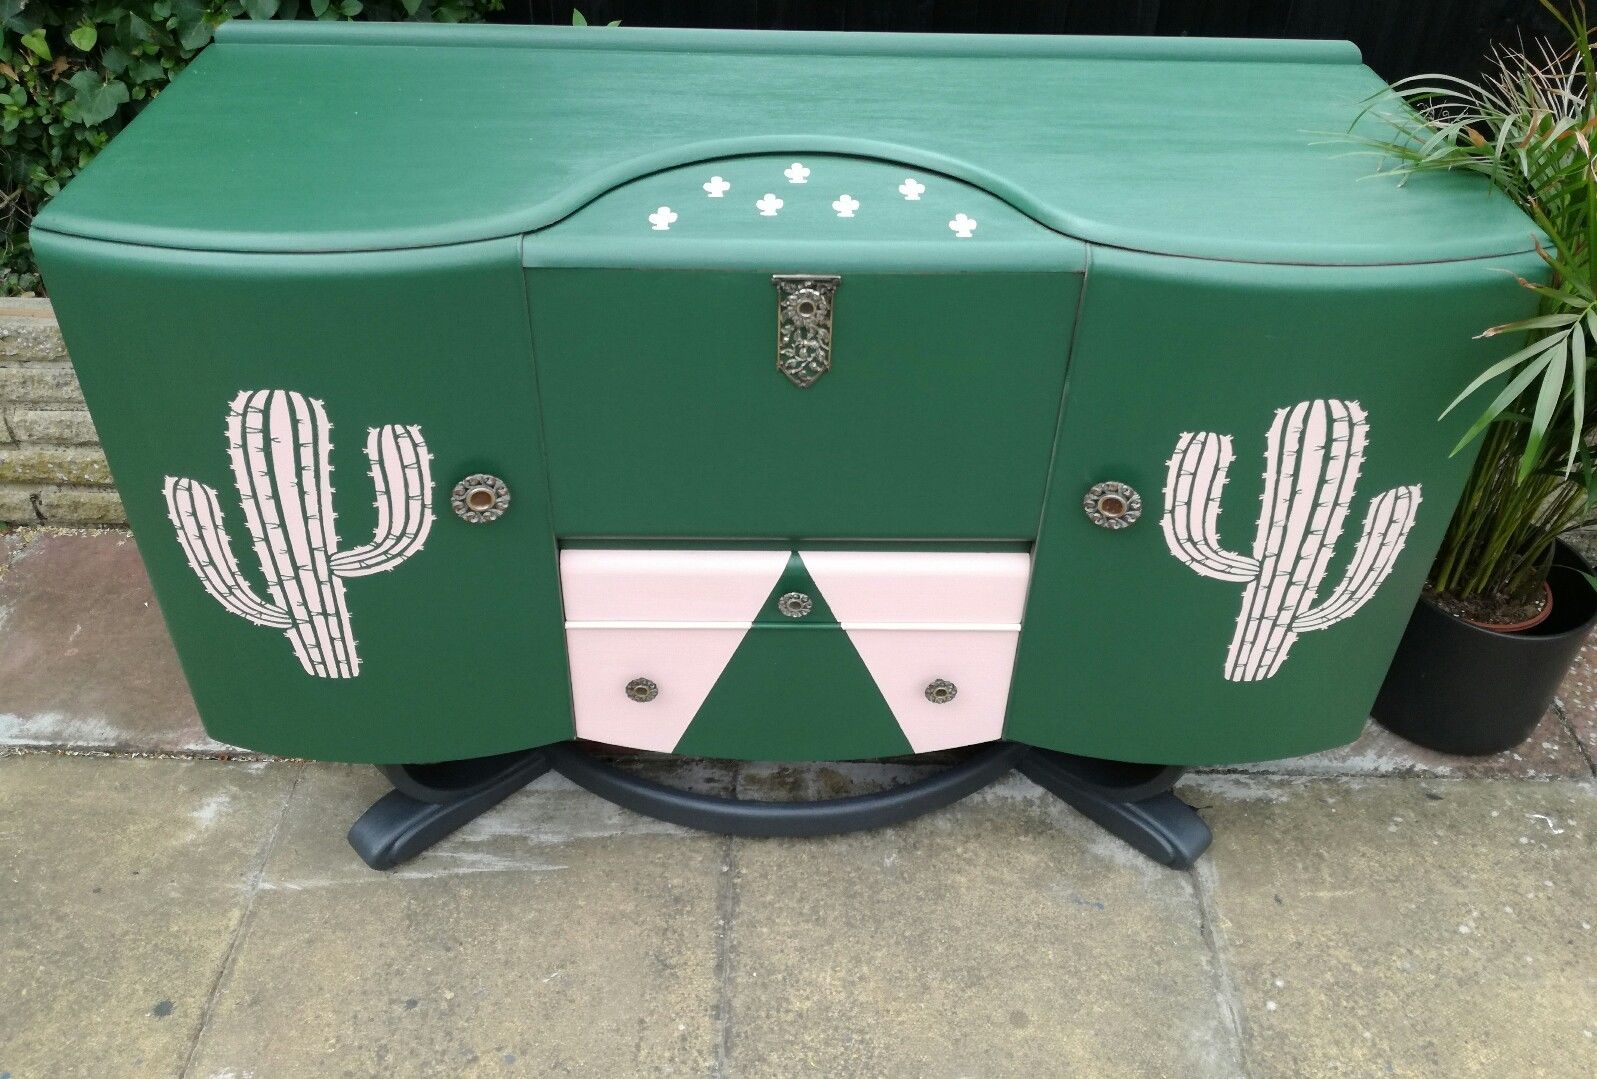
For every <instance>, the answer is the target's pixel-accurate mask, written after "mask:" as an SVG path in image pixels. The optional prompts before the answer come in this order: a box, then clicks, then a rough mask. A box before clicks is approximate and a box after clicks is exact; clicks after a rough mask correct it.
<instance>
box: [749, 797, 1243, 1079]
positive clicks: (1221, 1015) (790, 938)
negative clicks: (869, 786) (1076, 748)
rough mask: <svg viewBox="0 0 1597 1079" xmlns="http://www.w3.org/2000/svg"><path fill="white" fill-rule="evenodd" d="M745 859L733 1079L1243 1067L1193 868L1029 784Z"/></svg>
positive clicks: (785, 844)
mask: <svg viewBox="0 0 1597 1079" xmlns="http://www.w3.org/2000/svg"><path fill="white" fill-rule="evenodd" d="M733 857H734V859H735V868H734V870H733V873H734V882H735V885H736V892H735V897H734V903H735V914H734V918H733V921H732V925H733V929H732V935H731V940H730V941H729V950H728V955H729V962H728V973H727V979H728V988H727V990H726V992H727V994H728V1016H729V1028H728V1031H729V1033H728V1039H727V1047H726V1061H725V1074H727V1075H733V1076H740V1077H759V1076H792V1075H825V1076H831V1077H839V1079H841V1077H847V1076H872V1077H892V1076H915V1077H937V1076H977V1075H1082V1076H1109V1075H1114V1076H1133V1075H1178V1076H1182V1077H1184V1079H1189V1077H1201V1076H1226V1077H1231V1076H1235V1075H1237V1074H1239V1073H1238V1060H1237V1058H1236V1056H1235V1055H1234V1044H1233V1040H1232V1037H1231V1033H1230V1028H1229V1026H1228V1024H1227V1022H1226V1009H1225V1006H1224V1004H1223V1002H1222V1000H1221V999H1220V996H1219V989H1218V985H1219V982H1218V975H1217V972H1216V969H1215V967H1214V966H1213V964H1212V962H1211V960H1210V956H1209V951H1208V947H1207V944H1206V943H1205V939H1204V925H1203V919H1202V916H1201V913H1200V908H1199V904H1198V901H1197V898H1196V896H1195V893H1194V889H1193V882H1192V878H1191V877H1190V875H1188V874H1182V873H1175V872H1171V871H1169V870H1166V869H1161V868H1159V867H1157V866H1154V865H1153V864H1152V863H1149V862H1145V861H1143V860H1141V859H1139V858H1138V857H1137V856H1136V855H1134V854H1132V853H1131V852H1130V851H1129V850H1127V849H1126V848H1125V847H1123V846H1122V845H1120V844H1119V843H1118V842H1116V841H1115V840H1113V839H1110V838H1109V837H1107V836H1105V835H1104V834H1102V833H1100V832H1098V831H1096V830H1094V829H1093V828H1091V827H1090V826H1088V825H1087V824H1086V822H1085V821H1084V820H1082V818H1080V817H1079V816H1077V815H1076V814H1075V813H1073V812H1072V811H1070V810H1069V809H1067V808H1065V807H1064V806H1063V805H1062V804H1061V803H1059V802H1058V801H1057V800H1055V799H1054V798H1052V797H1051V796H1049V795H1046V794H1044V793H1043V792H1042V791H1040V790H1039V789H1037V788H1036V787H1034V786H1032V785H1031V784H1030V783H1028V782H1027V781H1026V780H1024V779H1021V778H1020V777H1018V776H1012V777H1010V778H1007V779H1004V780H1001V781H1000V782H999V783H998V784H996V785H994V786H993V787H990V788H988V790H987V791H984V792H982V793H980V794H977V795H975V796H973V797H972V798H970V799H967V800H966V801H964V802H962V803H960V804H959V805H958V806H957V807H954V808H952V809H948V810H944V811H941V812H938V813H934V814H931V815H928V816H926V817H922V818H920V819H919V820H916V821H914V822H911V823H909V824H906V825H902V826H899V827H895V828H888V829H883V830H879V831H874V832H867V833H862V834H856V835H850V836H840V837H832V838H828V839H815V840H762V841H755V842H739V843H738V844H737V845H736V847H735V848H734V855H733Z"/></svg>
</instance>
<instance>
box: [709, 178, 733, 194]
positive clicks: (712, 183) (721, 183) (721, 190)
mask: <svg viewBox="0 0 1597 1079" xmlns="http://www.w3.org/2000/svg"><path fill="white" fill-rule="evenodd" d="M704 190H705V193H706V194H708V195H709V196H710V197H711V198H712V199H718V198H720V197H721V196H722V195H724V194H726V193H727V192H728V191H730V190H732V185H731V184H730V183H728V182H727V181H725V180H723V179H721V178H720V177H719V176H712V177H710V180H709V182H708V183H706V184H705V185H704Z"/></svg>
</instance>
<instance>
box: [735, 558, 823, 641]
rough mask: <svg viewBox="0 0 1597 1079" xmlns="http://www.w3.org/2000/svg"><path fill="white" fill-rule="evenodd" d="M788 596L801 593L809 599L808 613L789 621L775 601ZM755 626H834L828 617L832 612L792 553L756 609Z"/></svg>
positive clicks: (806, 569) (800, 561)
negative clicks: (758, 609) (771, 587)
mask: <svg viewBox="0 0 1597 1079" xmlns="http://www.w3.org/2000/svg"><path fill="white" fill-rule="evenodd" d="M789 592H802V593H803V594H804V595H806V596H808V597H810V603H811V604H812V606H811V607H810V613H809V614H807V615H805V616H804V617H803V618H793V617H790V616H789V615H785V614H783V613H782V611H781V608H779V607H778V606H777V605H776V601H777V600H779V599H781V598H782V597H783V596H785V595H787V594H788V593H789ZM754 624H755V625H756V626H800V625H802V626H806V627H808V626H816V625H836V624H837V618H836V617H835V616H834V615H833V614H832V609H831V608H830V607H828V606H827V605H826V597H825V596H823V595H821V590H820V589H819V588H817V587H815V579H814V578H813V577H811V576H810V571H809V569H808V567H806V566H805V565H804V560H803V559H802V558H800V557H799V555H798V552H797V551H794V552H793V553H792V554H790V555H788V556H787V567H786V568H785V569H783V570H782V576H781V577H779V578H777V581H776V587H775V588H773V589H771V594H770V595H769V596H766V597H765V603H764V605H763V606H761V607H760V613H759V614H758V615H756V616H755V618H754Z"/></svg>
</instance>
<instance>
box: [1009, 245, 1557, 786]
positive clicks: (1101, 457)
mask: <svg viewBox="0 0 1597 1079" xmlns="http://www.w3.org/2000/svg"><path fill="white" fill-rule="evenodd" d="M1539 270H1540V267H1539V263H1538V261H1537V260H1536V258H1535V257H1534V256H1523V257H1518V258H1514V259H1503V260H1483V261H1477V262H1462V263H1452V264H1442V265H1425V266H1393V267H1371V268H1364V269H1357V270H1353V269H1331V268H1313V267H1288V266H1268V267H1267V266H1251V265H1246V264H1237V263H1218V262H1202V261H1196V260H1177V259H1161V258H1155V257H1150V256H1145V255H1138V254H1135V253H1130V252H1117V251H1108V250H1105V251H1102V252H1095V253H1094V256H1093V268H1092V273H1091V275H1090V276H1089V278H1088V284H1087V290H1086V296H1085V298H1084V300H1083V304H1082V315H1081V324H1080V326H1079V330H1078V336H1077V341H1076V346H1075V350H1074V352H1073V355H1072V361H1071V372H1070V385H1069V387H1068V390H1067V394H1066V405H1065V411H1064V418H1063V421H1062V426H1061V435H1060V442H1059V450H1058V454H1057V456H1056V459H1055V464H1054V474H1053V480H1052V485H1051V488H1050V491H1049V498H1048V508H1047V511H1046V514H1045V516H1044V519H1043V524H1042V529H1041V534H1040V536H1039V539H1038V546H1037V551H1036V557H1035V569H1034V572H1033V576H1032V587H1031V593H1030V597H1029V599H1028V603H1027V608H1026V621H1025V628H1024V629H1023V631H1022V634H1021V643H1020V651H1019V655H1018V658H1017V663H1016V670H1015V678H1014V684H1013V690H1012V693H1011V698H1010V709H1009V714H1008V718H1007V723H1006V727H1005V733H1006V735H1007V736H1009V737H1011V738H1015V739H1018V740H1020V741H1025V742H1031V743H1035V744H1037V745H1043V746H1049V747H1053V748H1056V749H1061V750H1067V751H1069V752H1073V753H1080V754H1086V755H1091V756H1100V757H1109V758H1115V759H1124V760H1134V761H1150V762H1167V763H1177V764H1207V763H1222V762H1228V761H1243V760H1257V759H1265V758H1273V757H1287V756H1294V755H1297V754H1300V753H1306V752H1311V751H1314V750H1318V749H1323V748H1326V747H1329V746H1333V745H1339V744H1342V743H1345V742H1348V741H1351V740H1352V739H1354V738H1355V737H1357V736H1358V733H1359V731H1360V728H1361V725H1362V724H1363V723H1364V720H1365V718H1366V716H1367V715H1368V712H1369V707H1370V704H1371V703H1372V702H1373V700H1374V698H1375V693H1376V690H1377V688H1378V687H1379V685H1380V682H1381V679H1382V677H1383V675H1384V674H1385V672H1386V667H1387V664H1388V662H1389V661H1390V659H1391V656H1392V653H1393V651H1394V650H1395V648H1396V646H1397V641H1398V638H1399V637H1400V636H1401V635H1402V632H1403V628H1404V626H1405V625H1406V624H1407V621H1408V614H1409V612H1410V610H1411V609H1412V607H1413V604H1414V601H1415V599H1416V597H1417V596H1418V594H1419V591H1420V587H1421V584H1422V582H1423V580H1424V577H1425V573H1426V571H1427V569H1428V568H1429V565H1430V561H1431V559H1432V557H1433V555H1434V553H1435V550H1436V548H1437V546H1438V545H1439V543H1440V540H1441V536H1442V533H1443V530H1444V529H1445V528H1446V525H1447V521H1448V517H1449V515H1450V513H1451V511H1452V507H1453V505H1454V504H1455V502H1456V501H1457V498H1458V494H1459V491H1460V489H1461V487H1462V484H1463V481H1464V478H1465V475H1466V473H1467V472H1468V470H1469V466H1470V459H1471V454H1470V453H1463V454H1460V455H1459V456H1456V457H1450V456H1449V451H1450V450H1451V449H1452V447H1453V445H1454V443H1455V442H1456V441H1457V440H1458V438H1459V436H1460V434H1461V433H1462V431H1463V428H1464V427H1465V426H1466V425H1467V423H1468V421H1469V419H1470V416H1468V415H1454V416H1449V417H1448V419H1447V420H1446V421H1445V422H1440V423H1439V422H1438V421H1437V417H1438V415H1439V414H1440V413H1441V412H1442V410H1443V408H1445V407H1446V405H1447V403H1448V402H1449V401H1450V400H1451V399H1452V398H1453V396H1454V395H1455V394H1457V392H1458V391H1459V389H1461V388H1462V387H1463V386H1464V385H1465V384H1466V383H1467V382H1468V381H1469V379H1470V378H1471V377H1472V376H1473V375H1474V374H1475V373H1476V372H1478V371H1480V370H1481V369H1482V368H1484V367H1485V366H1486V364H1487V363H1489V362H1490V360H1491V358H1492V357H1493V356H1495V355H1497V354H1499V353H1500V352H1501V351H1502V348H1501V346H1500V345H1497V344H1495V343H1493V342H1489V341H1472V340H1471V336H1472V335H1473V334H1475V333H1477V332H1479V330H1480V329H1481V328H1483V327H1485V326H1489V325H1492V324H1495V323H1499V322H1506V321H1509V320H1511V319H1514V318H1519V317H1522V316H1524V315H1525V314H1527V313H1528V309H1529V308H1530V307H1531V306H1533V301H1534V297H1533V296H1532V295H1531V294H1530V293H1529V292H1528V291H1527V290H1525V289H1523V288H1521V287H1519V286H1518V285H1517V284H1516V283H1515V281H1514V277H1513V276H1512V275H1513V274H1514V273H1519V274H1523V275H1525V276H1535V275H1536V274H1537V273H1538V272H1539ZM1504 271H1510V272H1508V273H1505V272H1504ZM1465 411H1467V410H1465ZM1101 481H1120V482H1123V483H1129V484H1130V485H1131V486H1132V487H1134V488H1136V490H1137V491H1138V492H1140V494H1141V496H1142V502H1143V514H1142V517H1141V519H1140V520H1139V521H1137V522H1136V523H1135V524H1133V525H1131V526H1130V527H1127V528H1123V529H1118V530H1111V529H1106V528H1102V527H1098V526H1096V525H1095V524H1094V523H1093V522H1092V521H1091V520H1089V518H1088V516H1087V515H1086V514H1085V513H1084V512H1083V499H1084V496H1085V495H1086V494H1087V492H1088V491H1089V490H1090V489H1091V488H1092V486H1093V485H1094V484H1096V483H1099V482H1101Z"/></svg>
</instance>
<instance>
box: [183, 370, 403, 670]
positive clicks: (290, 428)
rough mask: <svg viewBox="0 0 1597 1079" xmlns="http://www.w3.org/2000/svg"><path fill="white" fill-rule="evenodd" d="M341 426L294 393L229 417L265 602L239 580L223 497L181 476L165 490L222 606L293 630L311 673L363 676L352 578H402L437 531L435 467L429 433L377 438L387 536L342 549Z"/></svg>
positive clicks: (188, 548)
mask: <svg viewBox="0 0 1597 1079" xmlns="http://www.w3.org/2000/svg"><path fill="white" fill-rule="evenodd" d="M332 429H333V425H332V424H331V423H329V422H327V413H326V411H325V410H324V409H323V407H322V402H321V401H318V400H315V399H313V398H307V397H305V396H304V395H303V394H299V393H295V392H293V391H291V390H246V391H244V392H243V393H240V394H239V395H238V396H237V397H235V398H234V399H233V402H232V405H231V407H230V409H229V410H228V414H227V446H228V455H229V458H230V459H231V461H232V466H233V483H234V485H235V486H236V487H237V488H238V495H239V501H240V503H241V504H242V505H243V507H244V524H245V527H246V528H247V529H248V530H249V534H250V540H251V542H252V543H253V544H254V547H255V556H256V558H257V559H259V560H260V566H261V573H262V575H263V576H264V577H265V578H266V582H267V585H266V590H267V594H268V597H269V598H268V599H266V600H262V599H261V598H259V597H258V596H256V594H255V592H254V590H253V589H252V588H251V586H250V583H249V582H248V581H247V580H245V578H244V575H243V574H242V573H240V572H239V566H238V560H237V559H236V558H234V557H233V547H232V543H231V542H230V541H229V539H228V535H227V531H226V529H225V528H223V526H222V509H221V506H220V504H219V503H218V500H217V497H216V491H215V489H214V488H211V487H208V486H206V485H205V484H203V483H200V482H198V481H196V480H191V479H187V478H184V477H180V476H168V477H166V483H165V488H164V489H165V494H166V508H167V515H168V516H169V517H170V518H171V521H172V526H173V527H174V528H175V529H177V540H178V543H179V544H180V545H181V546H182V548H183V553H184V554H185V555H186V556H187V557H188V563H189V568H190V569H192V570H193V571H194V573H195V575H196V576H198V577H199V579H200V583H201V584H202V585H203V586H204V588H205V591H206V592H208V593H210V595H211V597H212V598H213V599H215V600H216V601H217V602H218V603H220V604H221V605H222V606H223V607H224V608H226V609H227V610H228V611H230V612H232V613H233V614H236V615H238V616H239V617H240V618H243V619H245V620H247V621H249V622H253V623H254V624H256V625H258V626H269V627H271V628H272V629H280V630H282V631H283V635H284V636H286V637H287V638H288V641H289V644H290V645H292V646H293V649H294V655H295V656H297V657H298V658H299V661H300V664H301V666H303V667H304V668H305V673H307V674H309V675H312V676H314V677H317V678H354V677H355V676H356V675H358V674H359V673H360V657H359V655H358V654H357V653H356V650H355V635H354V632H353V630H352V629H351V627H350V618H349V608H348V607H347V606H346V605H345V602H344V581H343V578H345V577H365V576H367V575H369V574H373V573H382V572H385V571H387V570H391V569H393V568H394V567H395V566H397V565H399V564H400V563H401V562H403V561H405V560H406V559H407V558H409V557H410V556H411V555H413V554H415V553H416V552H417V551H419V550H421V549H422V545H423V544H424V543H426V541H427V533H428V532H429V531H430V530H431V529H432V524H433V510H432V494H433V481H432V468H431V464H430V462H431V460H432V458H431V457H430V456H429V454H428V453H427V444H426V442H424V441H423V440H422V435H421V428H419V427H414V426H399V425H396V424H389V425H387V426H384V427H373V428H370V429H368V431H367V435H366V457H367V458H368V459H369V460H370V461H371V477H372V484H373V486H374V487H375V488H376V491H377V500H376V503H375V505H376V508H377V527H376V530H375V532H374V534H373V536H372V540H371V542H370V543H366V544H362V545H361V546H359V547H353V548H351V549H349V550H347V551H340V550H339V549H338V542H339V540H338V532H337V528H336V523H335V522H336V520H337V517H338V515H337V514H336V513H334V512H333V483H332V473H333V466H332V462H331V460H330V452H331V449H332V441H331V438H330V435H331V433H332Z"/></svg>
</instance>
